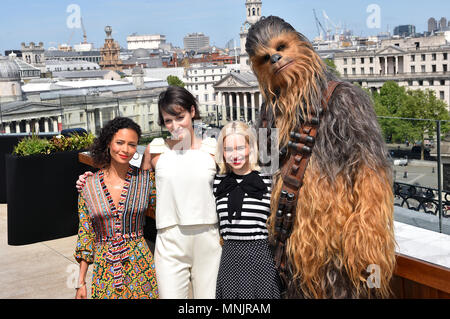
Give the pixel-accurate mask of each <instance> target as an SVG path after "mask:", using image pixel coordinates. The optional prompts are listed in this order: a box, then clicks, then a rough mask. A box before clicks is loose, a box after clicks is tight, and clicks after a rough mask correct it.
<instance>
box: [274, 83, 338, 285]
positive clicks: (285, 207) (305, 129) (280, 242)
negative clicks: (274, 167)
mask: <svg viewBox="0 0 450 319" xmlns="http://www.w3.org/2000/svg"><path fill="white" fill-rule="evenodd" d="M340 83H342V82H336V81H330V82H328V87H327V89H326V91H325V93H324V95H323V98H322V109H321V110H320V112H319V114H315V115H313V116H309V117H308V118H307V119H304V120H303V121H302V124H301V126H300V129H299V131H297V132H291V135H290V141H289V143H288V149H289V152H288V158H287V159H286V161H285V162H284V164H283V166H282V167H281V178H282V179H283V186H282V189H281V194H280V199H279V202H278V209H277V212H276V216H275V225H274V227H275V238H274V239H275V243H274V244H275V256H274V257H275V266H276V268H277V269H278V271H279V274H280V278H281V281H282V286H283V287H282V289H283V290H284V294H286V292H287V289H288V287H289V283H290V281H291V280H292V278H291V277H292V272H291V269H290V266H289V263H288V260H287V255H286V242H287V240H288V239H289V236H290V235H291V231H292V226H293V224H294V220H295V214H296V206H297V201H298V195H299V192H300V188H301V187H302V185H303V177H304V175H305V171H306V167H307V166H308V163H309V159H310V157H311V154H312V149H313V147H314V144H315V142H316V136H317V132H318V130H319V125H320V120H321V117H322V116H323V114H324V113H325V112H326V110H327V107H328V103H329V101H330V98H331V96H332V95H333V92H334V90H335V89H336V87H337V86H338V85H339V84H340Z"/></svg>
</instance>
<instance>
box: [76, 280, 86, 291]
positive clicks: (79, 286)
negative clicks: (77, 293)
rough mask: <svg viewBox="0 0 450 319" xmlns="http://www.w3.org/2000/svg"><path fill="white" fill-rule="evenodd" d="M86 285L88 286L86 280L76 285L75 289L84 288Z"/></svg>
mask: <svg viewBox="0 0 450 319" xmlns="http://www.w3.org/2000/svg"><path fill="white" fill-rule="evenodd" d="M84 286H86V282H83V283H82V284H81V285H78V286H76V287H75V289H77V290H78V289H80V288H82V287H84Z"/></svg>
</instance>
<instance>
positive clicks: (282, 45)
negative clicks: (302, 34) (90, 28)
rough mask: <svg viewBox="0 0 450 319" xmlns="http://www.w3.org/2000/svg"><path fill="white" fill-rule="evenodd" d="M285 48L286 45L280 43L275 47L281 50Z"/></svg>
mask: <svg viewBox="0 0 450 319" xmlns="http://www.w3.org/2000/svg"><path fill="white" fill-rule="evenodd" d="M285 48H286V46H285V45H284V44H280V45H279V46H278V47H277V51H283V50H284V49H285Z"/></svg>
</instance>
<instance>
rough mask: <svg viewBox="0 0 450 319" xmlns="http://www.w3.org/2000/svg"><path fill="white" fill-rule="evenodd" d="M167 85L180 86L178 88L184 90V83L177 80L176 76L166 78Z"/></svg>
mask: <svg viewBox="0 0 450 319" xmlns="http://www.w3.org/2000/svg"><path fill="white" fill-rule="evenodd" d="M167 83H168V84H169V85H170V86H180V87H183V88H184V85H185V84H184V83H183V81H181V80H180V79H179V78H178V76H176V75H169V76H168V77H167Z"/></svg>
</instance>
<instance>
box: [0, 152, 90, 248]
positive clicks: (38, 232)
mask: <svg viewBox="0 0 450 319" xmlns="http://www.w3.org/2000/svg"><path fill="white" fill-rule="evenodd" d="M78 153H79V151H71V152H59V153H54V154H49V155H31V156H24V157H22V156H15V155H6V156H5V160H6V186H7V194H6V197H7V204H8V244H9V245H26V244H31V243H36V242H40V241H46V240H52V239H57V238H62V237H67V236H72V235H75V234H77V231H78V192H77V190H76V188H75V182H76V180H77V179H78V176H79V175H81V174H82V173H83V172H85V171H87V170H90V167H89V166H87V165H85V164H82V163H80V162H79V161H78Z"/></svg>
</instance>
